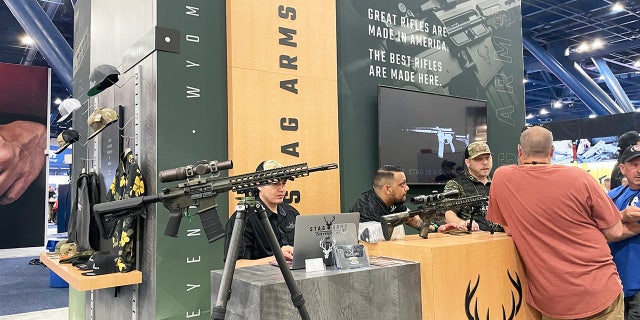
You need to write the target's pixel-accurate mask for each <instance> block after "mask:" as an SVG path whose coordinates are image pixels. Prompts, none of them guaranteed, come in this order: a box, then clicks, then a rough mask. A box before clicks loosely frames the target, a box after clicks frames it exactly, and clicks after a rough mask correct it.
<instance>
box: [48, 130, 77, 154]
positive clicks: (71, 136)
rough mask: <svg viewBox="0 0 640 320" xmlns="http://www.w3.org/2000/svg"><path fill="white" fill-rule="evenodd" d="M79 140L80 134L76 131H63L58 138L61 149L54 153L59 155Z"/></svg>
mask: <svg viewBox="0 0 640 320" xmlns="http://www.w3.org/2000/svg"><path fill="white" fill-rule="evenodd" d="M79 139H80V134H79V133H78V131H76V130H64V131H62V133H60V134H59V135H58V138H57V140H58V146H59V148H58V150H56V151H55V152H54V153H55V154H59V153H60V152H62V151H64V150H65V149H66V148H67V147H68V146H70V145H71V144H72V143H74V142H76V141H78V140H79Z"/></svg>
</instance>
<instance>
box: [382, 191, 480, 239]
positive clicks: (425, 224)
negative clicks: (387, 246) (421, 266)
mask: <svg viewBox="0 0 640 320" xmlns="http://www.w3.org/2000/svg"><path fill="white" fill-rule="evenodd" d="M459 194H460V192H459V191H458V190H451V191H447V192H443V193H436V194H431V195H419V196H415V197H413V198H411V203H413V204H419V205H420V206H418V208H417V209H416V210H411V211H406V212H399V213H392V214H387V215H384V216H382V220H383V221H384V222H385V224H386V226H382V227H383V228H384V227H386V228H387V230H388V232H387V235H388V237H389V238H388V239H387V238H386V236H385V239H386V240H389V239H391V235H392V233H393V229H394V228H395V227H397V226H399V225H402V224H404V223H406V222H407V221H408V220H409V219H411V218H413V217H414V216H416V215H418V216H420V219H421V220H422V227H421V228H420V236H421V237H423V238H425V239H427V238H428V233H429V226H430V225H431V224H432V223H434V222H436V221H437V220H438V219H440V220H442V219H444V213H445V212H446V211H447V210H451V209H454V208H459V207H462V206H466V205H470V204H475V203H478V202H482V201H487V199H488V197H487V196H483V195H478V196H471V197H465V198H454V197H457V196H458V195H459ZM436 231H437V230H436Z"/></svg>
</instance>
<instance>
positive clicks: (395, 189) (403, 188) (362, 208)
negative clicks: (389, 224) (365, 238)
mask: <svg viewBox="0 0 640 320" xmlns="http://www.w3.org/2000/svg"><path fill="white" fill-rule="evenodd" d="M407 191H409V186H407V178H406V176H405V174H404V170H402V169H401V168H398V167H396V166H391V165H385V166H382V167H381V168H379V169H378V170H376V173H375V174H374V176H373V187H372V188H371V189H370V190H368V191H365V192H363V193H362V195H361V196H360V198H359V199H358V200H357V201H356V203H355V204H354V205H353V206H351V209H350V210H349V211H351V212H360V222H367V221H378V222H380V223H382V225H383V226H385V225H386V224H385V222H384V221H383V219H382V216H383V215H387V214H391V213H397V212H404V211H407V210H408V209H407V206H406V205H405V204H404V202H405V201H406V200H407ZM407 224H408V225H410V226H412V227H414V228H416V229H420V227H421V226H422V220H420V217H418V216H417V215H416V216H414V217H413V218H412V219H411V220H409V221H408V222H407ZM382 232H383V233H384V235H385V237H388V236H387V228H385V227H383V228H382Z"/></svg>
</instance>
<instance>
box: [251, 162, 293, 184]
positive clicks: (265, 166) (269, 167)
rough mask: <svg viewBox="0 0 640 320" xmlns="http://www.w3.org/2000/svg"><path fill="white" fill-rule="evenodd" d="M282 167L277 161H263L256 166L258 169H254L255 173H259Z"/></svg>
mask: <svg viewBox="0 0 640 320" xmlns="http://www.w3.org/2000/svg"><path fill="white" fill-rule="evenodd" d="M283 167H284V165H283V164H282V163H280V162H278V161H275V160H265V161H262V162H260V164H259V165H258V167H257V168H256V172H260V171H264V170H272V169H278V168H283ZM288 180H291V181H293V178H289V179H288Z"/></svg>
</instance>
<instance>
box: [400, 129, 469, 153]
mask: <svg viewBox="0 0 640 320" xmlns="http://www.w3.org/2000/svg"><path fill="white" fill-rule="evenodd" d="M403 130H405V131H410V132H417V133H431V134H435V135H436V136H438V157H440V158H444V146H445V145H449V148H450V149H451V153H454V152H456V147H455V146H454V145H453V139H454V138H455V139H456V140H458V141H461V142H464V145H465V146H467V145H469V134H467V135H466V136H464V135H456V134H455V132H454V131H453V129H451V128H440V127H438V126H436V127H415V128H411V129H403Z"/></svg>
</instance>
